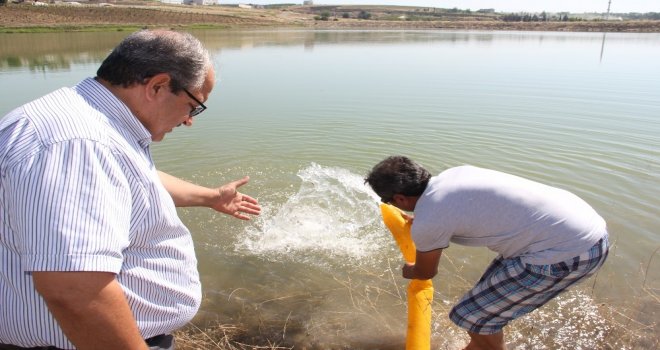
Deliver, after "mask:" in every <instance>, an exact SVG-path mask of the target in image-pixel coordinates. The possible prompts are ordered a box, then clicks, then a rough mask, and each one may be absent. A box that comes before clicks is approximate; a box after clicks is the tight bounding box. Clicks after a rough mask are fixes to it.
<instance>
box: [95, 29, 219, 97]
mask: <svg viewBox="0 0 660 350" xmlns="http://www.w3.org/2000/svg"><path fill="white" fill-rule="evenodd" d="M209 69H211V57H210V55H209V53H208V51H207V50H206V49H205V48H204V46H203V45H202V43H201V42H200V41H199V40H197V38H195V37H194V36H192V35H191V34H188V33H183V32H175V31H171V30H141V31H138V32H135V33H133V34H131V35H129V36H128V37H126V38H125V39H124V40H122V42H121V43H119V45H117V47H115V48H114V50H112V52H111V53H110V55H109V56H108V57H107V58H106V59H105V60H104V61H103V63H101V66H100V67H99V69H98V71H97V72H96V75H97V76H98V77H99V78H101V79H103V80H106V81H108V82H110V83H111V84H112V85H121V86H123V87H129V86H131V85H133V84H143V83H144V81H145V80H147V79H149V78H151V77H153V76H155V75H156V74H160V73H167V74H169V75H170V78H171V79H172V81H171V83H170V88H171V89H172V92H174V93H177V92H179V91H181V90H182V89H184V88H185V89H189V90H198V89H200V88H201V87H202V85H203V84H204V79H205V78H206V74H207V73H208V71H209Z"/></svg>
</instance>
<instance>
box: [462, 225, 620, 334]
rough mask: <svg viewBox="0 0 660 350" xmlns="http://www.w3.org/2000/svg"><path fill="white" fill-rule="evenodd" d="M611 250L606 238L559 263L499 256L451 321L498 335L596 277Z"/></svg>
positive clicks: (474, 330)
mask: <svg viewBox="0 0 660 350" xmlns="http://www.w3.org/2000/svg"><path fill="white" fill-rule="evenodd" d="M608 250H609V244H608V241H607V236H605V237H604V238H602V239H601V240H600V241H598V243H596V244H595V245H594V246H593V247H591V248H590V249H589V251H587V252H585V253H583V254H581V255H579V256H576V257H574V258H572V259H569V260H566V261H563V262H560V263H557V264H551V265H531V264H524V263H522V262H521V261H520V260H521V259H520V258H519V257H518V258H510V259H503V258H502V257H498V258H496V259H495V260H493V262H492V263H491V264H490V266H489V267H488V269H487V270H486V272H485V273H484V275H483V276H482V277H481V279H480V280H479V282H477V284H476V285H475V286H474V288H472V289H471V290H470V291H469V292H467V293H466V294H465V295H464V296H463V298H461V300H460V301H459V302H458V304H456V306H454V308H453V309H452V310H451V312H450V313H449V318H450V319H451V320H452V321H453V322H454V323H455V324H456V325H458V326H459V327H461V328H464V329H466V330H468V331H470V332H472V333H478V334H494V333H498V332H500V331H501V330H502V328H504V326H506V325H507V324H508V323H509V322H510V321H512V320H514V319H516V318H518V317H520V316H523V315H525V314H527V313H530V312H532V311H534V310H536V309H537V308H539V307H541V306H542V305H544V304H545V303H547V302H548V301H549V300H550V299H552V298H554V297H555V296H557V295H558V294H559V293H561V292H562V291H564V290H565V289H566V288H568V287H570V286H572V285H573V284H575V283H576V282H578V281H580V280H583V279H585V278H587V277H589V276H591V275H592V274H594V273H595V272H596V271H597V270H598V269H599V268H600V267H601V266H602V265H603V263H604V262H605V259H606V258H607V253H608Z"/></svg>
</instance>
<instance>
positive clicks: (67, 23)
mask: <svg viewBox="0 0 660 350" xmlns="http://www.w3.org/2000/svg"><path fill="white" fill-rule="evenodd" d="M309 9H310V7H302V6H292V7H284V8H278V9H241V8H237V7H228V6H183V5H168V4H162V3H159V2H149V1H134V2H132V3H129V2H125V1H124V2H116V3H115V6H112V7H99V6H98V5H94V4H90V5H84V6H61V5H60V6H55V5H51V6H47V7H46V6H32V5H30V4H28V3H25V4H20V5H15V4H9V5H8V6H0V29H3V30H4V31H9V30H11V29H21V28H23V29H25V28H31V27H47V28H51V29H56V30H57V29H59V30H83V29H85V28H88V29H89V28H94V27H99V26H101V27H108V26H115V27H116V26H181V27H190V26H192V27H195V26H208V27H219V28H245V27H273V26H279V27H282V26H284V27H292V26H302V27H313V28H337V29H341V28H374V29H460V30H524V31H530V30H535V31H580V32H660V21H620V22H616V21H581V22H504V21H501V20H497V19H494V18H492V17H483V16H482V17H474V16H468V17H465V16H451V17H448V18H441V19H437V20H393V19H391V18H390V17H391V16H390V15H388V13H390V12H391V11H392V9H391V8H387V7H384V8H378V7H371V8H369V9H368V11H370V13H373V14H374V16H373V18H372V19H370V20H361V19H356V18H353V17H352V18H342V17H341V16H335V17H333V18H332V19H331V20H328V21H318V20H315V19H314V18H315V16H317V15H318V13H315V12H312V11H310V10H309ZM351 10H352V11H353V12H359V10H360V7H357V6H354V7H352V8H351ZM397 11H413V12H411V13H415V12H414V8H410V9H407V10H406V8H404V7H397ZM317 12H318V11H317Z"/></svg>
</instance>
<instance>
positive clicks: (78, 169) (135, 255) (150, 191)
mask: <svg viewBox="0 0 660 350" xmlns="http://www.w3.org/2000/svg"><path fill="white" fill-rule="evenodd" d="M213 85H214V70H213V66H212V63H211V59H210V57H209V54H208V52H207V51H206V50H205V49H204V47H203V46H202V44H201V43H200V42H199V41H198V40H197V39H196V38H194V37H193V36H191V35H189V34H185V33H178V32H173V31H166V30H154V31H151V30H144V31H139V32H136V33H133V34H131V35H130V36H128V37H127V38H126V39H124V40H123V41H122V42H121V43H120V44H119V45H118V46H117V47H116V48H115V49H114V50H113V51H112V52H111V53H110V55H109V56H108V57H107V58H106V59H105V60H104V62H103V63H102V64H101V67H100V68H99V69H98V72H97V77H96V78H89V79H86V80H83V81H82V82H80V83H79V84H78V85H76V86H75V87H73V88H62V89H60V90H57V91H55V92H53V93H51V94H49V95H46V96H44V97H41V98H39V99H37V100H35V101H32V102H30V103H27V104H25V105H23V106H21V107H19V108H17V109H16V110H14V111H12V112H10V113H9V114H8V115H7V116H5V117H4V118H3V119H2V120H0V210H1V211H0V261H2V263H0V349H20V348H33V347H37V348H47V349H53V348H62V349H71V348H77V349H146V348H149V347H151V348H152V349H172V348H173V339H172V337H171V336H170V335H169V334H170V333H171V332H172V331H173V330H175V329H177V328H179V327H181V326H183V325H185V324H186V323H187V322H188V321H189V320H190V319H191V318H192V317H193V316H194V315H195V313H196V312H197V309H198V307H199V305H200V300H201V288H200V282H199V276H198V272H197V266H196V265H197V261H196V258H195V253H194V248H193V242H192V239H191V236H190V233H189V231H188V230H187V229H186V227H185V226H184V225H183V224H182V222H181V220H180V219H179V218H178V216H177V213H176V208H175V206H205V207H209V208H213V209H215V210H217V211H220V212H223V213H226V214H229V215H232V216H234V217H236V218H239V219H249V215H253V214H259V211H260V207H259V204H258V203H257V201H256V200H255V199H254V198H252V197H250V196H247V195H244V194H242V193H240V192H238V191H237V188H238V187H239V186H242V185H244V184H245V183H247V181H248V178H247V177H245V178H243V179H240V180H237V181H234V182H231V183H229V184H226V185H224V186H221V187H219V188H206V187H201V186H197V185H194V184H191V183H188V182H185V181H183V180H180V179H178V178H176V177H173V176H170V175H168V174H165V173H161V172H158V171H157V170H156V168H155V166H154V164H153V161H152V158H151V153H150V151H149V145H150V144H151V142H153V141H160V140H162V139H163V138H164V136H165V134H167V133H168V132H170V131H172V129H173V128H175V127H176V126H178V125H181V124H184V125H188V126H190V125H192V120H193V117H194V116H196V115H198V114H199V113H201V112H203V111H204V109H206V106H204V104H203V101H206V100H207V98H208V96H209V94H210V93H211V90H212V88H213Z"/></svg>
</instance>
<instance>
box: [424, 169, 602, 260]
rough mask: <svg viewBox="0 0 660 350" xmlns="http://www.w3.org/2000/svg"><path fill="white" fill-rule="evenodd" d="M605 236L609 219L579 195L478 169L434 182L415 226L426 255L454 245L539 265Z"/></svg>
mask: <svg viewBox="0 0 660 350" xmlns="http://www.w3.org/2000/svg"><path fill="white" fill-rule="evenodd" d="M605 235H607V230H606V225H605V220H603V218H602V217H600V216H599V215H598V213H596V211H595V210H594V209H593V208H591V207H590V206H589V205H588V204H587V203H586V202H585V201H583V200H582V199H580V198H579V197H577V196H576V195H574V194H572V193H570V192H568V191H565V190H562V189H559V188H554V187H551V186H547V185H544V184H541V183H538V182H534V181H531V180H527V179H524V178H521V177H518V176H514V175H510V174H505V173H501V172H498V171H494V170H488V169H482V168H477V167H473V166H459V167H455V168H451V169H448V170H446V171H444V172H442V173H441V174H439V175H438V176H435V177H433V178H431V180H430V181H429V184H428V186H427V188H426V190H425V191H424V193H423V194H422V196H421V197H420V198H419V200H418V201H417V205H416V207H415V219H414V221H413V225H412V238H413V240H414V241H415V245H416V247H417V250H419V251H422V252H424V251H430V250H434V249H438V248H447V247H448V246H449V242H450V241H451V242H454V243H457V244H461V245H466V246H485V247H488V248H489V249H491V250H493V251H495V252H497V253H499V254H501V255H502V256H503V257H505V258H510V257H518V256H519V257H522V260H523V262H524V263H529V264H536V265H544V264H554V263H558V262H560V261H564V260H567V259H570V258H572V257H574V256H577V255H580V254H581V253H584V252H585V251H587V250H588V249H589V248H590V247H591V246H593V245H594V244H595V243H596V242H598V240H600V239H601V238H602V237H604V236H605Z"/></svg>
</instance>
